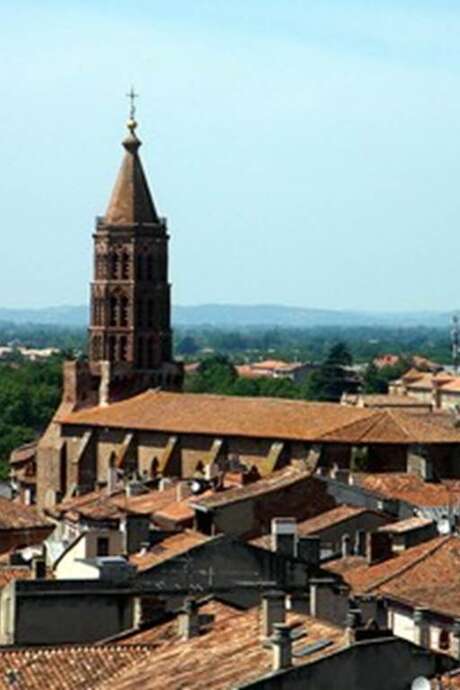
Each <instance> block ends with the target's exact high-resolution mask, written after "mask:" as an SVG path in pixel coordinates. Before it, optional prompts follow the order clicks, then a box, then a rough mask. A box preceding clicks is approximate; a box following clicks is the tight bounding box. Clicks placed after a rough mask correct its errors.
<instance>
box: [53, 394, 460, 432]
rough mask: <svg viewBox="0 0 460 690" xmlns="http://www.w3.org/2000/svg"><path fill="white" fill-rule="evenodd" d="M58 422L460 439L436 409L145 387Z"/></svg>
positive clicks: (183, 429)
mask: <svg viewBox="0 0 460 690" xmlns="http://www.w3.org/2000/svg"><path fill="white" fill-rule="evenodd" d="M56 420H57V421H58V422H61V423H63V424H77V425H80V424H82V425H85V426H86V425H90V426H103V427H116V428H123V429H144V430H151V431H161V432H168V433H188V434H207V435H212V436H247V437H254V438H273V439H297V440H303V441H306V442H312V441H329V442H337V443H388V444H391V443H394V444H400V443H402V444H410V443H460V429H458V428H455V427H454V426H453V425H452V426H451V427H449V426H448V425H447V424H440V423H439V422H438V419H437V415H434V414H431V415H429V414H426V415H421V414H418V415H414V414H411V413H410V412H406V411H402V410H372V409H363V408H357V407H353V406H346V405H339V404H335V403H309V402H304V401H300V400H286V399H280V398H249V397H248V398H246V397H237V396H224V395H208V394H193V393H169V392H166V391H159V390H148V391H146V392H144V393H141V394H140V395H136V396H134V397H132V398H129V399H128V400H123V401H121V402H117V403H113V404H111V405H108V406H106V407H92V408H88V409H83V410H79V411H77V412H73V413H70V414H67V415H62V414H61V415H58V416H57V417H56Z"/></svg>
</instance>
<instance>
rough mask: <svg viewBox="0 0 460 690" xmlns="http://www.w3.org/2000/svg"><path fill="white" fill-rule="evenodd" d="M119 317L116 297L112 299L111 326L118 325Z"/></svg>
mask: <svg viewBox="0 0 460 690" xmlns="http://www.w3.org/2000/svg"><path fill="white" fill-rule="evenodd" d="M117 317H118V299H117V298H116V297H115V296H112V297H111V298H110V315H109V321H110V325H111V326H116V325H117Z"/></svg>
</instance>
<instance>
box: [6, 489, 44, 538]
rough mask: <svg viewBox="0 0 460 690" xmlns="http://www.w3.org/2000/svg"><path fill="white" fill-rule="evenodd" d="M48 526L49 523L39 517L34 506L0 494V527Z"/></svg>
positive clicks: (10, 528)
mask: <svg viewBox="0 0 460 690" xmlns="http://www.w3.org/2000/svg"><path fill="white" fill-rule="evenodd" d="M49 526H50V523H49V522H47V521H46V520H44V519H43V518H42V517H40V516H39V514H38V512H37V510H36V509H35V508H34V507H32V506H26V505H24V504H23V503H18V502H16V501H10V500H9V499H8V498H4V497H3V496H0V529H2V530H18V529H32V528H34V527H49Z"/></svg>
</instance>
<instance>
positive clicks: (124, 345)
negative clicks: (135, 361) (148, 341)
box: [120, 335, 128, 362]
mask: <svg viewBox="0 0 460 690" xmlns="http://www.w3.org/2000/svg"><path fill="white" fill-rule="evenodd" d="M127 359H128V338H127V337H126V336H125V335H122V336H121V337H120V360H121V361H122V362H126V361H127Z"/></svg>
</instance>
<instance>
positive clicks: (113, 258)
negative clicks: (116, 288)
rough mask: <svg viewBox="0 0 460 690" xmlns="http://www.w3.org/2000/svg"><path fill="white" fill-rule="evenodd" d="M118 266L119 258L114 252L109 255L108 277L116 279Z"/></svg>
mask: <svg viewBox="0 0 460 690" xmlns="http://www.w3.org/2000/svg"><path fill="white" fill-rule="evenodd" d="M119 265H120V257H119V256H118V254H117V253H116V252H112V254H111V255H110V277H111V278H118V269H119Z"/></svg>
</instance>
